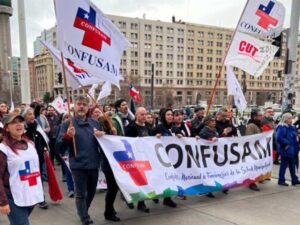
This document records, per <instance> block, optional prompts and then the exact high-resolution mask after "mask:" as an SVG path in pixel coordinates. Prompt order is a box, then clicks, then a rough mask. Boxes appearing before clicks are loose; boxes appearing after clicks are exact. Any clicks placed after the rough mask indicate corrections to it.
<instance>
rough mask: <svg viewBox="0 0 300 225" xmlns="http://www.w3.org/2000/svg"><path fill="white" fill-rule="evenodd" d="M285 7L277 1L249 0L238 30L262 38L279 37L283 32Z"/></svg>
mask: <svg viewBox="0 0 300 225" xmlns="http://www.w3.org/2000/svg"><path fill="white" fill-rule="evenodd" d="M284 17H285V8H284V6H283V5H282V4H281V3H280V2H278V1H276V0H271V1H270V0H249V1H248V4H247V6H246V9H245V11H244V14H243V15H242V17H241V20H240V23H239V25H238V30H239V31H243V32H247V33H251V34H255V35H259V36H262V37H266V36H270V37H277V36H279V35H280V33H281V32H282V30H283V23H284Z"/></svg>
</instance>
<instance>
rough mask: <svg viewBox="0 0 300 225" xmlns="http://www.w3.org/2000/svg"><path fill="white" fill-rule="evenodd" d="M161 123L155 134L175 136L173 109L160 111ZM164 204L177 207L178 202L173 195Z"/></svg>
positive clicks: (157, 135) (178, 135)
mask: <svg viewBox="0 0 300 225" xmlns="http://www.w3.org/2000/svg"><path fill="white" fill-rule="evenodd" d="M160 121H161V124H159V125H157V126H156V127H155V128H154V129H153V134H154V135H155V136H156V137H158V138H160V137H161V136H175V135H176V134H175V133H173V132H172V126H173V111H172V109H164V110H161V112H160ZM176 136H177V137H182V135H181V134H177V135H176ZM163 203H164V205H167V206H169V207H172V208H175V207H177V204H176V203H175V202H173V200H172V199H171V197H167V198H164V202H163Z"/></svg>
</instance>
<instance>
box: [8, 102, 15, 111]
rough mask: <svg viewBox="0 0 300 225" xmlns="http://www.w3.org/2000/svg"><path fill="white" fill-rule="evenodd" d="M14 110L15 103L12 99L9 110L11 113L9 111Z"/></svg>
mask: <svg viewBox="0 0 300 225" xmlns="http://www.w3.org/2000/svg"><path fill="white" fill-rule="evenodd" d="M14 110H15V104H14V102H13V101H11V104H10V110H9V112H10V113H11V112H13V111H14Z"/></svg>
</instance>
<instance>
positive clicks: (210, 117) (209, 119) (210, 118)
mask: <svg viewBox="0 0 300 225" xmlns="http://www.w3.org/2000/svg"><path fill="white" fill-rule="evenodd" d="M212 120H216V119H215V117H213V116H212V115H208V116H206V117H204V119H203V123H205V124H206V123H208V122H209V121H212Z"/></svg>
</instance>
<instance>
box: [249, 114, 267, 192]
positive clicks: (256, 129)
mask: <svg viewBox="0 0 300 225" xmlns="http://www.w3.org/2000/svg"><path fill="white" fill-rule="evenodd" d="M262 118H263V114H262V112H261V111H260V110H259V109H253V110H252V111H251V114H250V120H249V121H248V124H247V127H246V135H253V134H260V133H262V128H261V121H262ZM249 188H250V189H251V190H253V191H259V188H258V186H257V184H256V183H252V184H250V185H249Z"/></svg>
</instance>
